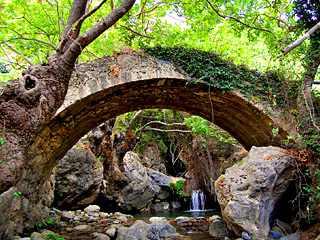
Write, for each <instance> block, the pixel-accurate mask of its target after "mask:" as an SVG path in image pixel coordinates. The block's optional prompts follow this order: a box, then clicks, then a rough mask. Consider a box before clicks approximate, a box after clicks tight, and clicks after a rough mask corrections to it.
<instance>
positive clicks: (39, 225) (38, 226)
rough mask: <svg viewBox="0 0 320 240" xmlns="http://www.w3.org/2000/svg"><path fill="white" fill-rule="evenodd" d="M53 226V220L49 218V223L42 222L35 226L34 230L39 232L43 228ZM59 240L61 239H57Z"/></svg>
mask: <svg viewBox="0 0 320 240" xmlns="http://www.w3.org/2000/svg"><path fill="white" fill-rule="evenodd" d="M52 224H54V221H53V219H52V218H51V217H49V219H48V220H47V221H42V222H41V223H38V222H36V223H35V224H34V228H35V229H36V230H37V231H39V230H40V229H41V228H43V227H48V226H49V225H52ZM45 238H46V237H45ZM49 239H51V238H49ZM52 239H56V238H52ZM57 239H60V238H57Z"/></svg>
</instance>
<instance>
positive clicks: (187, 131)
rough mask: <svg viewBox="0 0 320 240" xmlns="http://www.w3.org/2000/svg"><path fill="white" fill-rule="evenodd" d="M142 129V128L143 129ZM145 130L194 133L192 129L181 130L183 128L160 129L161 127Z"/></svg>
mask: <svg viewBox="0 0 320 240" xmlns="http://www.w3.org/2000/svg"><path fill="white" fill-rule="evenodd" d="M141 131H142V130H141ZM143 131H157V132H180V133H192V131H191V130H181V129H160V128H146V129H143Z"/></svg>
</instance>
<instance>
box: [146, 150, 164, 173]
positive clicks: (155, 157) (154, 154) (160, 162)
mask: <svg viewBox="0 0 320 240" xmlns="http://www.w3.org/2000/svg"><path fill="white" fill-rule="evenodd" d="M142 158H143V164H144V165H145V166H146V167H148V168H149V169H150V168H151V169H153V170H155V171H158V172H162V173H166V165H165V161H164V159H163V158H162V157H161V153H160V150H159V147H158V145H156V144H153V145H151V144H150V145H147V146H146V147H145V149H144V151H143V156H142Z"/></svg>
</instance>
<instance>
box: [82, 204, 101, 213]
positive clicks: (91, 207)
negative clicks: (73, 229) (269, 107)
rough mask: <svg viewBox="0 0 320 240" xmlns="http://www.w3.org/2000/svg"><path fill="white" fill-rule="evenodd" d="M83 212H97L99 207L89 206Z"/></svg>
mask: <svg viewBox="0 0 320 240" xmlns="http://www.w3.org/2000/svg"><path fill="white" fill-rule="evenodd" d="M84 211H85V212H99V211H100V207H99V206H98V205H89V206H88V207H86V208H85V209H84Z"/></svg>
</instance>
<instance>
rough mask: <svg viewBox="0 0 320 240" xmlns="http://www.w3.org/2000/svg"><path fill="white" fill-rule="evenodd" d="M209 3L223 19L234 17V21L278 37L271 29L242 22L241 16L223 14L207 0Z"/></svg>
mask: <svg viewBox="0 0 320 240" xmlns="http://www.w3.org/2000/svg"><path fill="white" fill-rule="evenodd" d="M207 3H208V4H209V5H210V7H211V8H212V9H213V10H214V11H215V12H216V14H218V16H219V17H222V18H223V19H226V18H229V19H233V20H234V21H236V22H238V23H240V24H242V25H244V26H246V27H248V28H252V29H255V30H259V31H263V32H268V33H271V34H272V36H273V37H274V38H275V39H277V37H276V35H275V34H274V33H273V32H272V31H271V30H269V29H264V28H259V27H255V26H252V25H249V24H247V23H244V22H242V21H241V20H240V19H239V18H236V17H232V16H227V15H223V14H222V13H220V12H219V11H218V9H217V8H216V6H215V5H213V4H212V3H211V2H210V0H207Z"/></svg>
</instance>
